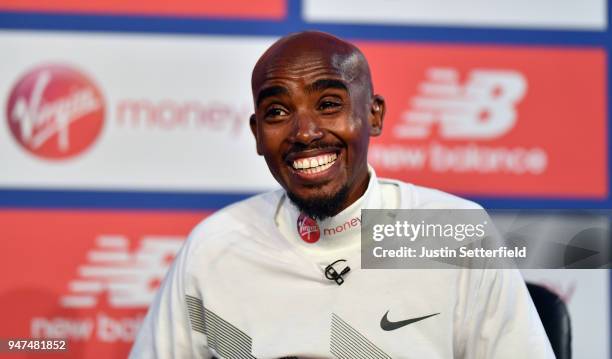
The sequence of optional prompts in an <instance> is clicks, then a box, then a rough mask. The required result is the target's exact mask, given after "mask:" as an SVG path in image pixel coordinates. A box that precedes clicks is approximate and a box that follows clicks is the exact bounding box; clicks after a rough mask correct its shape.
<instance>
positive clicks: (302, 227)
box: [297, 213, 321, 243]
mask: <svg viewBox="0 0 612 359" xmlns="http://www.w3.org/2000/svg"><path fill="white" fill-rule="evenodd" d="M297 231H298V233H299V234H300V237H302V239H303V240H304V242H306V243H315V242H316V241H318V240H319V238H320V237H321V231H320V230H319V224H318V223H317V221H315V220H314V219H312V218H310V217H309V216H307V215H305V214H304V213H301V214H300V216H299V217H298V220H297Z"/></svg>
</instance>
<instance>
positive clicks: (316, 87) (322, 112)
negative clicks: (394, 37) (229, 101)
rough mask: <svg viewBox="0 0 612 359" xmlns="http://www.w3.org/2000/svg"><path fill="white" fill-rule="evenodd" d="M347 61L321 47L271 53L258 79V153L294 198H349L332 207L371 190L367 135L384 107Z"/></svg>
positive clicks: (376, 126) (377, 130) (255, 130)
mask: <svg viewBox="0 0 612 359" xmlns="http://www.w3.org/2000/svg"><path fill="white" fill-rule="evenodd" d="M347 61H351V59H350V58H347V59H344V60H338V56H337V55H334V54H329V53H325V52H323V51H321V52H316V51H315V52H308V53H302V54H296V55H295V56H281V57H277V58H273V59H272V60H271V61H270V63H268V64H266V66H265V69H264V70H263V71H261V72H262V74H260V75H261V76H259V79H260V80H259V81H257V82H255V83H254V86H253V94H254V99H255V114H254V115H253V116H252V117H251V128H252V130H253V133H254V135H255V137H256V141H257V152H258V153H259V154H260V155H263V156H264V157H265V160H266V162H267V164H268V167H269V168H270V171H271V172H272V175H273V176H274V178H275V179H276V180H277V181H278V182H279V183H280V184H281V185H282V186H283V188H284V189H285V190H286V191H287V192H288V193H289V194H290V195H291V196H292V197H293V198H296V199H299V200H300V201H302V202H311V203H312V202H317V201H330V200H333V199H335V200H341V201H342V202H344V203H338V204H337V205H338V208H337V209H336V210H334V212H338V211H339V210H342V209H344V208H346V207H347V206H348V205H350V204H351V203H352V202H354V201H355V200H357V199H358V198H359V197H360V196H361V195H362V194H363V192H364V191H365V189H366V187H367V181H368V171H367V149H368V142H369V136H370V135H377V134H378V133H380V128H381V126H382V114H383V113H384V110H382V109H381V108H380V107H381V106H384V103H383V102H382V98H380V97H378V96H376V97H372V96H371V94H370V88H369V87H368V86H366V85H365V84H364V83H363V81H361V80H360V79H359V78H360V76H358V75H356V74H355V73H354V71H347V70H346V69H347V68H350V65H351V64H347V63H346V62H347ZM374 108H376V110H374ZM342 192H344V193H345V194H346V195H345V196H343V197H344V198H339V197H338V196H337V195H338V194H339V193H342ZM333 214H336V213H333ZM333 214H328V215H333Z"/></svg>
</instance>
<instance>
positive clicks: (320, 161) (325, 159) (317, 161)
mask: <svg viewBox="0 0 612 359" xmlns="http://www.w3.org/2000/svg"><path fill="white" fill-rule="evenodd" d="M336 157H337V155H336V154H335V153H330V154H325V155H320V156H314V157H307V158H300V159H297V160H295V161H293V168H295V169H296V170H297V169H308V168H315V167H319V166H323V165H326V164H330V165H331V162H333V161H335V160H336ZM326 167H329V166H326Z"/></svg>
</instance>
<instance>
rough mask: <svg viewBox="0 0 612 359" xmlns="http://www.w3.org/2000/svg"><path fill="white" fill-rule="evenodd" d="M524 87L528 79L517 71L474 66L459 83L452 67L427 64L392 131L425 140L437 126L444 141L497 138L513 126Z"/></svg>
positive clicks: (404, 137) (403, 136)
mask: <svg viewBox="0 0 612 359" xmlns="http://www.w3.org/2000/svg"><path fill="white" fill-rule="evenodd" d="M526 91H527V81H526V80H525V77H524V76H523V75H522V74H521V73H519V72H517V71H512V70H486V69H475V70H472V71H471V72H470V73H469V74H468V76H467V80H466V81H465V84H464V85H462V84H461V83H460V81H459V72H458V71H457V70H455V69H452V68H431V69H429V70H428V71H427V80H426V81H425V82H424V83H422V84H421V86H420V87H419V94H418V95H417V96H416V97H414V98H413V99H412V101H411V107H410V109H409V110H408V111H406V112H405V113H404V114H403V115H402V119H401V122H400V123H399V124H398V125H397V126H396V127H395V128H394V129H393V131H394V135H395V137H397V138H401V139H421V138H426V137H428V136H430V135H431V133H432V129H433V128H434V125H437V127H438V131H439V135H440V137H442V138H446V139H493V138H497V137H499V136H502V135H504V134H505V133H507V132H508V131H510V130H511V129H512V128H513V127H514V124H515V122H516V118H517V114H516V105H517V104H518V103H519V102H520V101H521V100H522V98H523V97H524V96H525V93H526Z"/></svg>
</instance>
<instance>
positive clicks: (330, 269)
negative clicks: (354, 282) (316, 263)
mask: <svg viewBox="0 0 612 359" xmlns="http://www.w3.org/2000/svg"><path fill="white" fill-rule="evenodd" d="M338 262H346V259H338V260H337V261H335V262H334V263H332V264H330V265H328V266H327V267H325V278H327V279H329V280H333V281H334V282H336V284H338V285H342V283H344V278H342V276H343V275H346V273H348V272H349V271H350V270H351V267H349V266H346V267H345V268H344V269H343V270H341V271H340V273H338V272H336V270H335V269H334V264H336V263H338Z"/></svg>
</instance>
